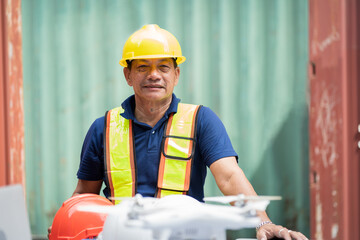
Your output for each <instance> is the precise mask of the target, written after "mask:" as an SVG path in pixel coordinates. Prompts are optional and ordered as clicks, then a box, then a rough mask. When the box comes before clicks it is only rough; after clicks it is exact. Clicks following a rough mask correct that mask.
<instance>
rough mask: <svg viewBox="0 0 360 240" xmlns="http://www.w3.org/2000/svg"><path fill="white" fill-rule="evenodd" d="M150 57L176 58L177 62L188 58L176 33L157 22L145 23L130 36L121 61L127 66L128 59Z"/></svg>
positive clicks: (122, 64)
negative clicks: (182, 50) (163, 27)
mask: <svg viewBox="0 0 360 240" xmlns="http://www.w3.org/2000/svg"><path fill="white" fill-rule="evenodd" d="M149 58H175V59H176V63H177V64H180V63H183V62H185V59H186V58H185V57H184V56H182V54H181V47H180V44H179V42H178V41H177V40H176V38H175V37H174V35H172V34H171V33H169V32H168V31H166V30H164V29H162V28H160V27H159V26H158V25H156V24H149V25H145V26H143V27H142V28H141V29H140V30H138V31H136V32H135V33H133V34H132V35H131V36H130V37H129V39H128V40H127V41H126V43H125V45H124V49H123V55H122V59H121V60H120V62H119V63H120V65H121V66H123V67H127V63H126V60H133V59H149Z"/></svg>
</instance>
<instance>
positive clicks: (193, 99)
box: [22, 0, 309, 239]
mask: <svg viewBox="0 0 360 240" xmlns="http://www.w3.org/2000/svg"><path fill="white" fill-rule="evenodd" d="M22 23H23V64H24V69H23V72H24V102H25V103H24V104H25V107H24V108H25V155H26V183H27V201H28V208H29V215H30V222H31V229H32V232H33V234H36V235H40V236H45V235H46V234H47V228H48V227H49V226H50V225H51V223H52V219H53V217H54V215H55V213H56V211H57V210H58V208H59V207H60V206H61V203H62V202H63V201H64V200H66V199H67V198H69V197H70V196H71V194H72V192H73V191H74V189H75V186H76V182H77V178H76V171H77V169H78V166H79V158H80V151H81V146H82V141H83V139H84V137H85V134H86V132H87V130H88V128H89V127H90V125H91V123H92V122H93V121H94V120H95V119H96V118H98V117H100V116H102V115H103V114H104V113H105V111H106V110H107V109H111V108H113V107H116V106H119V105H120V104H121V102H122V101H123V100H124V99H125V98H126V97H127V96H129V95H130V94H131V93H132V89H131V88H130V87H129V86H127V84H126V83H125V79H124V77H123V73H122V67H121V66H120V65H119V64H118V62H119V60H120V59H121V55H122V47H123V45H124V43H125V41H126V39H127V38H128V37H129V36H130V34H131V33H133V32H134V31H135V30H137V29H139V28H140V27H142V26H143V25H144V24H149V23H156V24H158V25H159V26H160V27H162V28H165V29H167V30H168V31H170V32H172V33H173V34H174V35H175V36H176V37H177V38H178V40H179V42H180V44H181V46H182V51H183V54H184V56H186V58H187V60H186V62H185V63H184V64H182V65H181V66H180V67H181V75H180V81H179V84H178V86H177V87H176V88H175V93H176V95H177V96H178V97H179V98H181V99H182V101H183V102H187V103H194V104H203V105H205V106H208V107H210V108H211V109H213V110H214V111H215V112H216V113H217V114H218V116H219V117H220V118H221V120H222V121H223V123H224V125H225V127H226V129H227V131H228V133H229V135H230V138H231V140H232V143H233V146H234V148H235V150H236V151H237V153H238V154H239V166H240V167H241V168H242V169H243V170H244V172H245V174H246V175H247V177H248V178H249V180H250V182H251V183H252V184H253V186H254V188H255V190H256V191H257V192H258V194H261V195H281V196H282V197H283V200H282V201H279V202H272V203H271V204H270V206H269V208H268V214H269V215H270V217H271V219H272V220H273V221H274V222H276V223H279V224H283V225H285V226H287V227H288V228H290V229H296V230H299V231H302V232H303V233H305V234H306V235H307V236H308V235H309V183H308V162H309V158H308V109H307V61H308V51H307V49H308V2H307V0H296V1H295V0H294V1H288V0H193V1H191V0H171V1H167V0H104V1H95V0H93V1H90V0H50V1H48V0H36V1H30V0H23V1H22ZM219 194H220V192H219V190H218V189H217V186H216V184H215V181H214V179H213V178H212V176H211V173H209V175H208V178H207V182H206V195H207V196H214V195H219ZM254 232H255V231H254V230H251V231H240V232H231V233H229V239H232V238H235V236H236V237H239V236H243V237H245V236H246V237H253V236H254V234H255V233H254Z"/></svg>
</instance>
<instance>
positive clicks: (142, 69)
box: [137, 65, 147, 72]
mask: <svg viewBox="0 0 360 240" xmlns="http://www.w3.org/2000/svg"><path fill="white" fill-rule="evenodd" d="M137 69H138V71H140V72H143V71H146V69H147V66H146V65H140V66H138V67H137Z"/></svg>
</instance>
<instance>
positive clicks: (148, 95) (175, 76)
mask: <svg viewBox="0 0 360 240" xmlns="http://www.w3.org/2000/svg"><path fill="white" fill-rule="evenodd" d="M124 75H125V78H126V81H127V83H128V85H129V86H131V87H133V89H134V93H135V97H136V98H140V99H142V100H146V101H155V102H157V101H163V100H167V99H168V98H169V97H171V95H172V92H173V90H174V87H175V86H176V85H177V83H178V80H179V75H180V69H179V68H178V67H177V68H174V62H173V59H171V58H157V59H135V60H133V61H132V63H131V70H129V69H128V68H124Z"/></svg>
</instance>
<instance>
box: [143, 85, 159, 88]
mask: <svg viewBox="0 0 360 240" xmlns="http://www.w3.org/2000/svg"><path fill="white" fill-rule="evenodd" d="M144 88H163V86H161V85H145V86H144Z"/></svg>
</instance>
